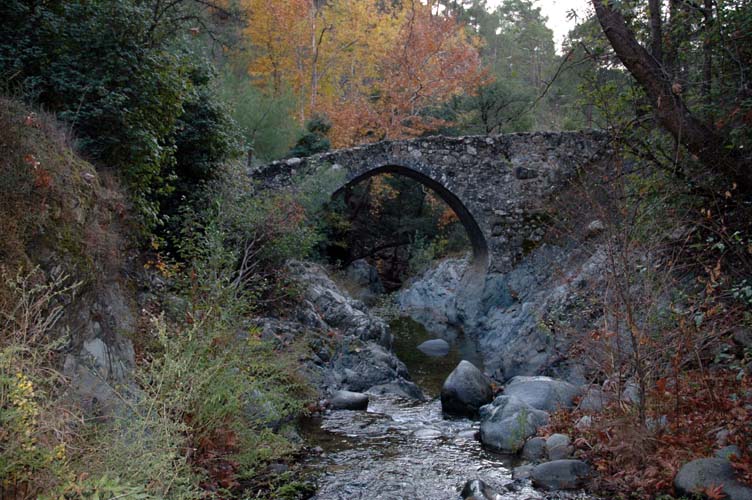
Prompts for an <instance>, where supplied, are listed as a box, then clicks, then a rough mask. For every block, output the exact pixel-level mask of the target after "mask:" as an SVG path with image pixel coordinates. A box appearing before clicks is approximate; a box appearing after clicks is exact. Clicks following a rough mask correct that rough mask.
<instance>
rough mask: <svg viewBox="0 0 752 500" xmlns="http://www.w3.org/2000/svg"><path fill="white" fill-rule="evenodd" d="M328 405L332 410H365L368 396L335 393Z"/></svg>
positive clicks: (346, 392) (355, 393)
mask: <svg viewBox="0 0 752 500" xmlns="http://www.w3.org/2000/svg"><path fill="white" fill-rule="evenodd" d="M329 403H330V405H331V408H332V409H333V410H367V409H368V395H367V394H363V393H362V392H351V391H337V392H335V393H334V395H333V396H332V399H331V400H330V401H329Z"/></svg>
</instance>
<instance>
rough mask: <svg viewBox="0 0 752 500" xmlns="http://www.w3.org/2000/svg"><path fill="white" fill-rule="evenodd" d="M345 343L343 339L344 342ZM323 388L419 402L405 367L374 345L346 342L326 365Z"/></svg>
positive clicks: (371, 343) (419, 396)
mask: <svg viewBox="0 0 752 500" xmlns="http://www.w3.org/2000/svg"><path fill="white" fill-rule="evenodd" d="M346 340H347V339H346ZM325 385H326V386H328V387H329V388H331V389H344V390H348V391H353V392H366V391H368V392H374V393H386V392H389V393H394V394H399V395H403V396H408V397H413V398H415V399H422V397H423V393H422V392H421V390H420V388H419V387H418V386H417V385H415V383H414V382H412V381H411V380H410V375H409V373H408V371H407V367H406V366H405V364H404V363H403V362H402V361H400V360H399V359H398V358H397V356H395V355H394V353H393V352H391V351H390V350H388V349H386V348H384V347H382V346H380V345H379V344H376V343H374V342H363V341H361V340H359V339H350V340H349V341H347V342H346V345H343V348H342V351H341V352H340V353H338V354H337V356H336V357H335V358H334V359H333V360H332V361H331V362H330V363H329V366H328V370H327V373H326V376H325Z"/></svg>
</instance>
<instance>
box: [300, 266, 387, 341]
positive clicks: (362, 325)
mask: <svg viewBox="0 0 752 500" xmlns="http://www.w3.org/2000/svg"><path fill="white" fill-rule="evenodd" d="M288 267H289V269H290V271H291V274H292V275H293V276H294V277H295V278H296V279H298V281H300V282H301V283H303V284H304V285H305V298H306V300H307V301H308V302H309V303H310V304H303V306H309V307H311V308H312V309H313V310H314V311H315V312H316V314H318V315H319V316H320V318H321V320H323V322H325V323H326V324H327V325H329V326H331V327H334V328H337V329H340V330H343V331H344V332H345V333H346V334H347V335H350V336H355V337H358V338H360V339H361V340H365V341H375V342H377V343H379V344H381V345H383V346H385V347H391V345H392V337H391V334H390V333H389V328H388V327H387V324H386V323H385V322H384V320H382V319H381V318H377V317H375V316H372V315H370V314H369V313H368V312H367V311H366V310H364V307H363V305H362V304H358V303H357V301H355V300H353V299H352V298H351V297H350V296H348V295H347V293H346V292H343V291H342V290H340V288H339V287H338V286H337V285H336V284H335V283H334V282H333V281H332V280H331V279H330V278H329V276H328V275H327V274H326V271H325V270H324V269H323V268H322V267H321V266H319V265H318V264H312V263H309V262H298V261H293V262H290V263H289V264H288Z"/></svg>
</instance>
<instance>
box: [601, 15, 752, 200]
mask: <svg viewBox="0 0 752 500" xmlns="http://www.w3.org/2000/svg"><path fill="white" fill-rule="evenodd" d="M591 1H592V3H593V7H595V14H596V16H597V17H598V21H599V22H600V24H601V27H602V28H603V32H604V34H605V35H606V37H607V38H608V40H609V42H610V43H611V46H612V47H613V49H614V51H615V52H616V55H617V56H618V57H619V60H621V62H622V64H624V66H625V67H626V68H627V70H629V72H630V73H631V74H632V76H633V77H634V78H635V80H637V82H638V83H639V84H640V85H641V86H642V88H643V89H644V90H645V92H646V93H647V95H648V98H649V99H650V102H651V105H652V107H653V109H654V110H655V114H656V118H657V120H658V122H659V123H660V124H661V126H662V127H664V128H665V129H666V130H667V131H668V132H669V133H670V134H671V135H673V136H674V138H675V139H676V140H677V141H678V142H680V143H681V144H682V145H684V146H685V147H686V148H687V149H688V150H689V151H690V152H691V153H692V154H693V155H695V156H697V158H698V159H699V160H700V161H701V162H702V163H703V164H704V165H705V167H706V168H707V169H708V170H709V171H712V172H716V173H720V174H724V175H726V176H728V177H730V178H731V179H733V180H734V181H735V182H736V183H737V184H738V185H739V186H740V187H741V188H743V189H744V190H745V191H747V192H750V191H752V169H750V168H748V167H747V165H745V163H744V160H743V157H742V155H741V154H740V152H739V151H735V150H732V149H728V148H727V147H726V146H727V144H728V141H727V140H726V138H725V137H723V136H721V135H719V134H718V133H717V132H716V130H715V129H714V128H713V127H712V126H711V125H708V124H706V123H703V122H702V121H700V120H699V119H697V118H696V117H695V116H694V115H692V113H691V112H690V110H689V109H688V108H687V106H686V104H685V103H684V100H683V99H682V97H681V92H682V89H681V88H679V87H678V86H677V87H673V82H672V80H671V78H670V74H669V73H668V72H667V71H666V70H665V68H664V67H663V65H662V64H660V63H659V62H658V61H656V60H655V59H654V57H653V56H652V55H651V54H650V53H649V52H648V51H647V50H646V49H645V48H644V47H643V46H642V45H640V44H639V43H638V42H637V39H636V38H635V35H634V33H633V32H632V31H631V30H630V29H629V27H627V23H626V21H625V20H624V17H623V16H622V15H621V14H620V13H619V12H617V11H616V10H614V9H613V8H611V7H609V6H606V5H605V4H604V3H603V0H591Z"/></svg>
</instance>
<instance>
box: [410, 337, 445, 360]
mask: <svg viewBox="0 0 752 500" xmlns="http://www.w3.org/2000/svg"><path fill="white" fill-rule="evenodd" d="M449 348H450V346H449V342H447V341H446V340H444V339H431V340H426V341H425V342H423V343H422V344H420V345H419V346H418V350H419V351H420V352H422V353H423V354H425V355H426V356H431V357H435V358H439V357H442V356H446V355H447V354H449Z"/></svg>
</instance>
